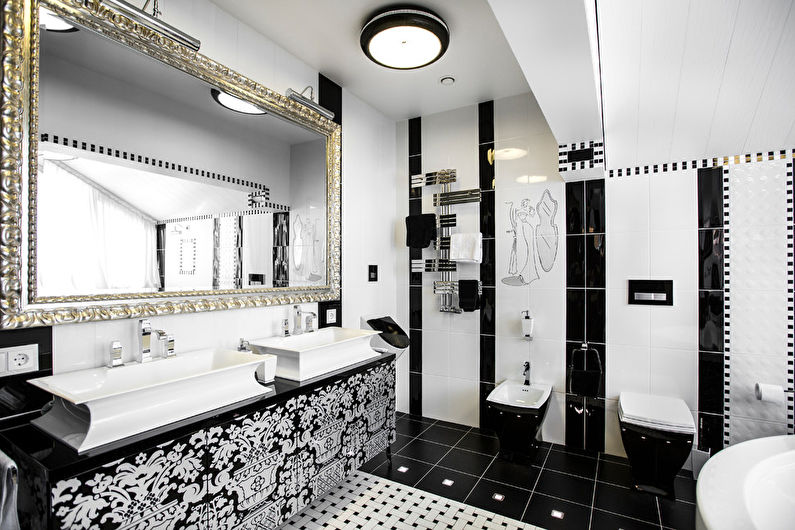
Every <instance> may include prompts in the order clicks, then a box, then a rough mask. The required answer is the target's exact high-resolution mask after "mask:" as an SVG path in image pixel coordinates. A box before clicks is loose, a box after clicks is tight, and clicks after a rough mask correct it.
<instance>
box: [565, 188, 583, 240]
mask: <svg viewBox="0 0 795 530" xmlns="http://www.w3.org/2000/svg"><path fill="white" fill-rule="evenodd" d="M584 194H585V184H584V183H583V182H567V183H566V234H583V233H585V196H584Z"/></svg>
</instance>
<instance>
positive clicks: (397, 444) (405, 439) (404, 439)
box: [392, 434, 413, 453]
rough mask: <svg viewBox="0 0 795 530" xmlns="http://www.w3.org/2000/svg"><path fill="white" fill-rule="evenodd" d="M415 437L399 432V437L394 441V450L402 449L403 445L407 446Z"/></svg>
mask: <svg viewBox="0 0 795 530" xmlns="http://www.w3.org/2000/svg"><path fill="white" fill-rule="evenodd" d="M411 440H413V438H412V437H411V436H404V435H402V434H398V435H397V438H396V439H395V441H394V442H392V452H393V453H396V452H397V451H400V450H401V449H402V448H403V447H405V446H406V444H408V443H409V442H410V441H411Z"/></svg>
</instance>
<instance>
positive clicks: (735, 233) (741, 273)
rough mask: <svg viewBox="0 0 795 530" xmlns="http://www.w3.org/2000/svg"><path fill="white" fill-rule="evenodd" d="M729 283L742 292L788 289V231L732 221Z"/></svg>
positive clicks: (784, 227)
mask: <svg viewBox="0 0 795 530" xmlns="http://www.w3.org/2000/svg"><path fill="white" fill-rule="evenodd" d="M731 222H732V229H731V240H730V241H731V281H732V285H737V286H739V287H741V288H742V289H755V290H785V289H786V288H787V280H788V278H787V260H786V259H785V256H786V255H787V230H788V228H787V227H786V226H784V225H780V226H764V227H761V226H738V228H737V229H736V230H735V229H734V219H732V220H731Z"/></svg>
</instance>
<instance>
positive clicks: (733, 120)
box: [707, 0, 792, 155]
mask: <svg viewBox="0 0 795 530" xmlns="http://www.w3.org/2000/svg"><path fill="white" fill-rule="evenodd" d="M791 7H792V2H791V1H782V0H764V1H760V0H743V1H742V3H741V4H740V10H739V12H738V14H737V20H736V22H735V24H734V31H733V32H732V42H731V46H730V47H729V55H728V57H727V59H726V69H725V71H724V74H723V80H722V82H721V86H720V94H719V96H718V100H717V106H716V108H715V117H714V119H713V122H712V126H711V128H710V139H709V143H708V144H707V155H732V154H739V153H740V152H742V150H743V148H744V147H745V143H746V139H747V138H748V131H749V129H750V128H751V123H752V121H753V119H754V113H755V111H756V108H757V106H758V105H759V102H760V98H761V96H762V91H763V90H764V87H765V83H766V81H767V80H768V74H769V73H770V67H771V65H772V64H773V57H774V56H775V54H776V50H777V49H778V46H779V43H780V42H781V36H782V32H783V31H784V27H785V26H784V23H785V22H786V20H787V18H788V14H789V10H790V8H791ZM790 60H791V61H792V57H790ZM781 103H782V104H783V103H785V102H784V101H782V102H781ZM764 126H767V124H764ZM782 140H783V139H782ZM771 147H777V145H775V146H771Z"/></svg>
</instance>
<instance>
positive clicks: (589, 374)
mask: <svg viewBox="0 0 795 530" xmlns="http://www.w3.org/2000/svg"><path fill="white" fill-rule="evenodd" d="M581 348H582V343H580V342H566V392H567V393H569V394H572V395H578V396H582V397H593V398H596V397H605V374H606V372H607V357H606V354H605V351H606V346H605V345H604V344H596V343H589V344H588V349H589V350H596V353H595V354H594V353H593V352H591V351H589V352H588V353H586V354H583V353H582V352H581V351H580V350H581ZM600 370H601V372H600ZM572 371H574V377H572Z"/></svg>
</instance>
